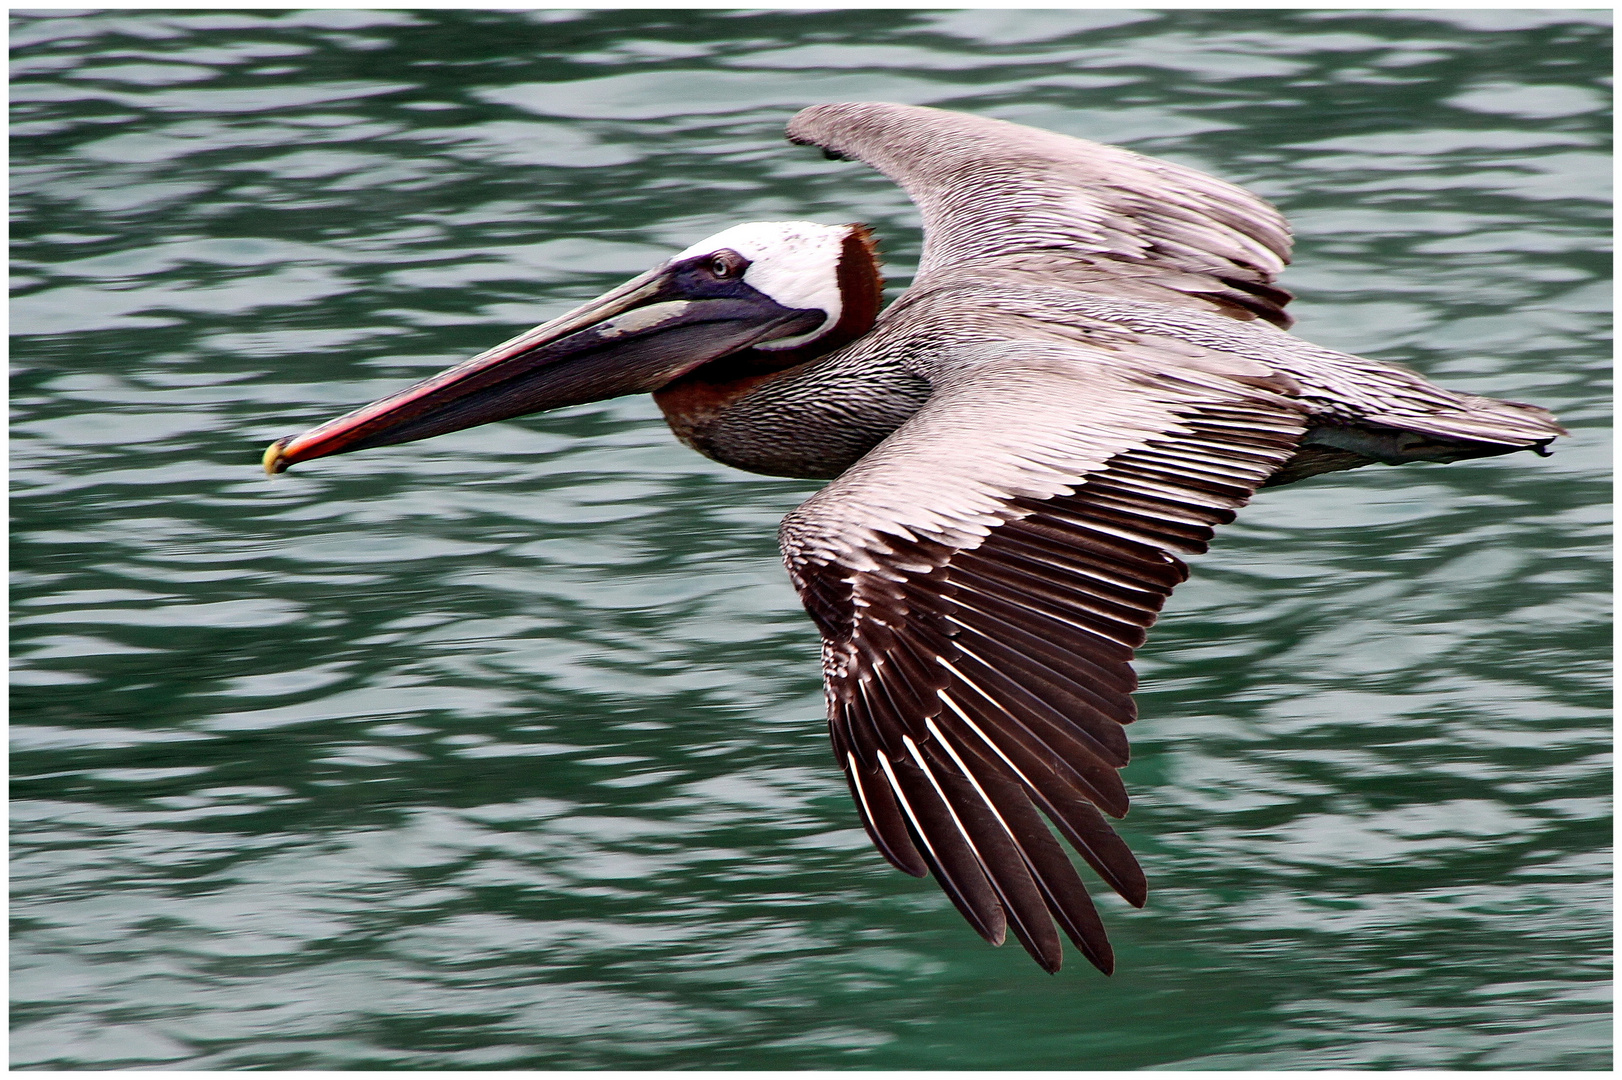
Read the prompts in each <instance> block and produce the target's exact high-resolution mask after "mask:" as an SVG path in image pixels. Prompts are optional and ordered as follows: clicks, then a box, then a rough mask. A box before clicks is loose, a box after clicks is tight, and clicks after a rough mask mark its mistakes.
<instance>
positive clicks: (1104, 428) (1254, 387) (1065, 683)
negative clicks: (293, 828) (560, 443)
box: [265, 103, 1564, 974]
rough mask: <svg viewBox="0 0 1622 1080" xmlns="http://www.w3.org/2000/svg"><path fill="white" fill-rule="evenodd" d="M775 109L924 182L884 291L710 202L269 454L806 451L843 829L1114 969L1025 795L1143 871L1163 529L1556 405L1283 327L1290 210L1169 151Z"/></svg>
mask: <svg viewBox="0 0 1622 1080" xmlns="http://www.w3.org/2000/svg"><path fill="white" fill-rule="evenodd" d="M788 136H789V140H790V141H791V142H794V143H798V144H804V145H810V146H816V147H820V148H821V149H822V150H823V151H824V153H825V154H826V155H827V156H829V157H831V158H838V159H846V160H850V159H854V160H859V161H863V162H866V163H867V164H869V165H871V166H873V167H874V168H877V169H878V170H880V171H881V172H883V173H884V174H885V175H886V176H889V177H890V178H891V179H893V180H894V181H896V182H897V183H898V184H900V185H901V186H902V187H903V188H904V189H905V190H906V192H907V193H908V195H910V196H911V198H912V200H913V202H914V203H915V204H916V205H917V207H918V209H919V211H920V212H921V214H922V217H923V224H924V248H923V256H922V260H921V262H920V265H919V268H918V273H917V276H916V278H915V279H914V281H913V283H912V286H911V287H910V288H909V289H907V291H906V292H905V293H904V294H903V295H902V296H901V297H900V298H899V299H898V300H896V301H895V302H894V303H893V304H892V305H891V306H890V307H889V308H888V309H885V310H883V311H882V312H881V311H880V306H881V291H882V278H881V277H880V274H879V266H878V259H877V255H876V252H875V248H874V245H873V242H872V239H871V237H870V236H869V234H868V230H867V229H866V228H865V227H864V226H861V225H822V224H816V223H812V222H751V223H747V224H743V225H739V226H735V227H733V228H731V229H728V230H726V231H724V232H722V233H719V234H717V235H715V236H712V237H710V238H708V239H706V240H703V241H700V242H699V243H697V244H694V245H693V246H692V247H690V248H688V249H687V250H685V251H683V252H680V253H679V254H677V255H675V256H674V257H672V258H671V259H669V260H667V261H666V262H664V263H662V264H660V265H659V266H657V267H655V268H654V269H652V270H650V271H649V272H648V273H646V274H644V275H642V276H641V277H638V278H636V279H634V280H632V281H630V282H628V283H626V284H625V285H623V286H620V287H619V288H617V289H614V290H612V291H610V292H609V293H607V294H605V295H604V296H602V297H600V298H598V299H597V300H593V301H591V302H589V303H587V304H585V305H583V306H581V307H579V308H577V309H575V310H574V311H571V312H568V313H567V314H564V315H562V316H559V317H558V318H556V319H553V320H552V321H550V322H547V323H544V324H542V325H541V326H538V327H536V328H535V329H534V330H531V331H529V332H528V333H525V334H521V335H519V336H518V337H516V338H514V339H512V340H511V341H508V342H506V343H504V344H502V345H498V346H496V347H495V348H494V349H491V350H489V351H488V352H485V353H482V354H480V355H479V356H476V357H474V358H473V359H471V360H469V361H467V362H465V363H463V364H460V365H458V366H456V367H453V368H450V369H449V370H447V371H445V372H442V373H441V374H439V375H435V376H433V377H432V378H429V379H427V380H425V381H423V382H421V383H418V384H417V385H415V386H412V387H410V388H408V389H405V390H403V391H401V392H399V393H397V394H395V395H393V396H391V397H387V398H384V399H382V400H381V401H377V402H374V403H373V404H371V405H367V406H365V407H363V408H360V409H357V410H356V411H354V412H352V413H349V414H347V415H345V416H342V417H339V418H338V419H336V420H333V421H331V422H329V423H326V424H323V425H321V426H319V427H316V428H313V429H311V430H310V431H307V432H305V433H304V434H302V435H298V436H293V437H290V438H287V439H283V440H281V441H279V442H277V443H275V444H274V445H272V446H271V447H270V449H269V450H268V451H267V452H266V455H265V467H266V469H267V471H270V472H273V473H274V472H280V471H282V470H284V469H286V468H287V467H288V466H289V465H292V464H295V463H298V462H304V461H309V460H312V459H315V458H319V457H324V456H327V455H331V454H337V453H347V452H350V451H354V450H361V449H365V448H367V447H373V446H384V445H388V444H392V443H403V442H410V441H413V440H416V439H424V438H428V437H430V436H433V435H437V434H441V433H444V432H448V431H454V430H458V429H460V428H466V427H470V426H473V425H476V424H484V423H489V422H492V421H496V420H503V419H507V418H510V417H515V416H521V415H524V414H527V413H533V412H539V411H542V410H546V409H555V408H560V407H562V406H565V405H572V404H578V403H581V402H586V401H593V400H599V399H603V398H608V397H614V396H618V395H622V394H633V393H652V394H653V396H654V399H655V400H656V401H657V402H658V404H659V406H660V408H661V409H662V410H663V412H664V414H665V416H666V418H667V419H668V421H669V423H670V426H671V428H672V430H673V431H674V432H675V433H676V435H677V437H678V438H680V439H681V441H682V442H684V443H686V444H687V445H689V446H691V447H692V448H694V449H695V450H697V451H698V452H700V453H702V454H705V455H707V456H709V457H711V458H713V459H715V460H716V461H720V462H724V463H726V464H728V465H732V466H736V467H738V468H740V469H747V470H750V471H753V472H759V473H766V474H770V475H776V476H793V477H808V478H818V479H827V480H830V481H831V482H830V483H829V484H828V485H827V486H826V487H824V488H823V489H822V490H821V491H819V492H817V494H815V495H813V496H812V497H811V498H810V499H809V500H808V501H807V502H805V503H804V504H803V505H802V506H800V507H799V508H798V509H796V510H795V511H794V512H793V513H791V514H789V515H788V517H787V518H785V519H784V521H783V524H782V527H781V530H780V532H779V539H780V542H781V545H782V549H783V555H784V561H785V563H786V565H787V567H788V570H789V575H790V577H791V578H792V579H793V582H794V585H795V587H796V588H797V589H798V590H799V594H800V597H801V599H802V600H803V601H804V604H805V607H806V610H807V612H808V613H809V614H810V616H811V619H812V621H813V622H814V623H815V624H816V626H817V628H818V629H819V630H820V631H821V634H822V640H823V650H822V657H823V660H822V666H823V675H824V680H825V686H826V691H827V703H828V724H829V732H830V735H831V737H832V741H833V749H834V754H835V757H836V759H837V760H838V762H839V764H840V767H841V768H842V769H843V770H844V774H845V778H846V780H847V782H848V784H849V787H850V791H851V794H852V796H853V798H854V801H855V803H856V807H857V811H858V815H859V817H860V819H861V822H862V825H863V827H864V828H865V829H866V830H867V834H868V836H869V837H870V838H871V840H872V842H873V844H874V846H875V847H877V849H878V850H879V852H880V853H881V854H882V855H883V856H884V858H886V859H887V860H889V862H891V863H892V864H893V865H895V866H896V867H898V868H899V869H901V870H904V871H906V872H907V873H909V874H913V875H916V876H919V877H922V876H925V875H933V877H934V878H935V880H936V882H937V883H938V884H939V885H940V887H941V888H942V889H943V890H944V891H945V892H946V894H947V896H948V897H950V898H951V901H952V903H953V904H955V905H956V906H957V908H958V910H959V911H960V912H961V913H962V914H963V916H964V918H966V919H967V920H968V922H969V923H970V924H971V925H973V926H974V928H975V929H976V930H977V931H978V932H979V933H980V934H981V935H982V936H983V937H985V938H986V939H987V940H988V941H991V942H992V943H994V944H1000V943H1001V942H1002V941H1003V940H1004V938H1005V936H1006V933H1007V931H1009V930H1012V931H1013V933H1014V935H1015V936H1016V937H1017V938H1018V940H1019V941H1020V943H1021V944H1022V945H1023V946H1024V947H1025V949H1026V950H1027V951H1028V952H1029V953H1030V955H1031V956H1032V957H1033V958H1034V959H1035V960H1036V961H1037V963H1038V964H1040V965H1041V966H1042V967H1043V968H1044V969H1045V970H1047V971H1049V972H1053V971H1056V970H1058V968H1059V966H1060V963H1061V960H1062V948H1061V942H1060V937H1059V933H1060V931H1062V932H1063V933H1064V934H1065V935H1066V936H1067V937H1069V938H1070V939H1071V941H1072V942H1073V943H1074V944H1075V946H1076V947H1077V948H1078V949H1079V950H1080V951H1081V953H1082V954H1083V955H1084V956H1085V957H1086V958H1087V959H1088V960H1089V961H1091V963H1092V964H1093V965H1094V966H1096V967H1097V968H1098V969H1099V970H1101V971H1103V972H1105V973H1106V974H1108V973H1109V972H1110V971H1112V970H1113V968H1114V958H1113V954H1112V952H1111V949H1110V945H1109V941H1108V940H1107V938H1106V936H1105V932H1104V928H1103V925H1102V923H1101V922H1100V920H1099V917H1098V914H1097V912H1096V910H1095V909H1094V906H1093V903H1092V900H1091V899H1090V897H1089V895H1088V892H1087V889H1086V887H1085V886H1084V884H1083V883H1082V880H1081V877H1080V874H1079V873H1078V871H1077V869H1076V867H1075V866H1074V865H1073V863H1072V862H1071V860H1070V858H1069V857H1068V855H1067V854H1066V852H1065V850H1064V849H1063V847H1062V846H1061V845H1060V844H1059V842H1058V840H1057V838H1056V837H1055V836H1054V835H1053V832H1051V831H1050V828H1049V824H1048V823H1049V822H1051V826H1052V828H1054V829H1056V830H1057V831H1058V833H1059V834H1061V835H1062V836H1063V837H1064V839H1065V840H1067V841H1068V842H1069V844H1070V846H1071V847H1072V848H1073V849H1074V850H1075V851H1076V853H1077V854H1079V855H1080V856H1081V858H1082V860H1083V861H1084V862H1085V863H1086V864H1087V865H1088V866H1090V867H1091V868H1092V870H1093V871H1094V872H1096V873H1097V874H1098V876H1099V877H1100V878H1102V879H1103V881H1104V882H1105V883H1107V884H1108V886H1109V887H1110V888H1112V889H1113V890H1115V891H1116V892H1117V893H1118V894H1119V895H1121V896H1122V897H1124V898H1125V899H1126V900H1127V901H1128V902H1130V903H1131V904H1133V905H1136V906H1142V905H1143V903H1144V901H1145V897H1146V891H1147V888H1146V882H1145V879H1144V875H1143V872H1142V870H1141V869H1140V867H1139V865H1138V863H1137V860H1136V859H1135V858H1134V856H1133V855H1132V853H1131V851H1129V850H1128V849H1127V847H1126V845H1125V844H1124V843H1123V842H1122V841H1121V839H1120V838H1119V837H1118V836H1117V835H1116V833H1115V832H1114V830H1113V829H1112V828H1111V826H1110V824H1109V821H1108V820H1107V819H1108V818H1109V817H1116V818H1118V817H1120V816H1122V815H1123V814H1125V813H1126V810H1127V794H1126V790H1125V788H1124V786H1123V785H1122V783H1121V779H1120V774H1119V770H1120V769H1121V768H1122V767H1123V766H1124V765H1125V764H1126V763H1127V758H1128V750H1127V742H1126V735H1125V728H1124V725H1126V724H1128V723H1130V722H1132V721H1133V720H1134V719H1135V718H1136V708H1135V705H1134V702H1133V700H1132V697H1131V694H1132V692H1133V691H1134V689H1135V688H1136V686H1137V679H1136V676H1135V675H1134V673H1133V671H1132V668H1131V666H1130V660H1131V658H1132V652H1133V650H1134V649H1135V648H1136V647H1137V646H1138V645H1140V644H1142V642H1143V640H1144V637H1145V633H1146V631H1147V629H1148V627H1149V626H1150V625H1151V624H1152V623H1153V622H1154V620H1155V617H1156V615H1157V613H1158V612H1159V610H1160V608H1161V606H1162V605H1163V604H1164V603H1165V600H1166V597H1167V596H1168V595H1169V594H1170V592H1171V590H1172V588H1173V587H1174V586H1175V585H1177V584H1178V583H1179V582H1181V581H1182V580H1183V579H1184V578H1186V577H1187V569H1186V567H1185V566H1184V564H1183V562H1182V561H1181V558H1180V556H1183V555H1188V554H1197V553H1200V552H1203V551H1204V550H1205V549H1206V544H1207V541H1208V540H1209V539H1210V538H1211V536H1212V533H1213V529H1214V527H1215V526H1217V525H1221V524H1224V523H1226V522H1228V521H1231V520H1232V519H1233V517H1234V512H1235V511H1236V510H1237V509H1238V508H1239V507H1241V506H1243V505H1244V504H1245V503H1246V501H1247V500H1248V499H1249V498H1250V497H1251V496H1252V495H1253V494H1254V493H1255V491H1256V490H1257V489H1258V488H1260V487H1262V486H1265V485H1277V484H1285V483H1291V482H1294V481H1297V480H1300V479H1302V478H1304V477H1309V476H1313V475H1316V474H1319V473H1325V472H1333V471H1337V470H1343V469H1352V468H1358V467H1361V466H1365V465H1371V464H1375V463H1383V464H1387V465H1397V464H1404V463H1408V462H1426V461H1428V462H1449V461H1458V460H1461V459H1466V458H1476V457H1488V456H1493V455H1499V454H1507V453H1511V452H1514V451H1518V450H1532V451H1535V452H1537V453H1540V454H1542V453H1545V452H1546V451H1545V447H1546V446H1547V445H1548V443H1549V442H1550V441H1551V440H1552V439H1554V438H1555V437H1556V436H1558V435H1561V434H1564V432H1563V431H1562V430H1561V428H1560V427H1559V426H1558V425H1557V424H1556V423H1555V421H1554V418H1553V417H1552V416H1551V415H1550V414H1549V413H1547V412H1545V411H1544V410H1542V409H1539V408H1537V407H1535V406H1531V405H1522V404H1517V403H1514V402H1505V401H1497V400H1493V399H1490V398H1483V397H1477V396H1474V395H1470V394H1461V393H1455V392H1453V391H1449V390H1444V389H1442V388H1440V387H1438V386H1435V385H1433V384H1431V383H1430V382H1428V381H1426V380H1425V379H1424V378H1423V377H1421V376H1420V375H1418V374H1416V373H1415V372H1413V371H1410V370H1409V369H1407V368H1405V367H1402V366H1400V365H1397V364H1392V363H1387V362H1384V361H1379V360H1369V359H1364V358H1361V357H1356V356H1351V355H1348V354H1346V353H1340V352H1336V351H1334V350H1331V349H1325V348H1321V347H1319V346H1316V345H1312V344H1309V343H1308V342H1306V341H1303V340H1301V339H1300V338H1297V337H1294V336H1292V335H1291V334H1290V333H1288V332H1287V331H1288V328H1289V326H1290V323H1291V320H1290V317H1289V316H1288V315H1287V314H1286V313H1285V310H1284V308H1285V305H1286V304H1287V303H1288V302H1289V300H1290V299H1291V297H1290V294H1289V293H1288V292H1286V291H1285V290H1284V289H1282V288H1280V287H1279V286H1278V285H1277V284H1276V283H1275V279H1276V277H1277V275H1278V274H1279V272H1280V271H1282V270H1283V268H1284V265H1285V263H1286V262H1287V260H1288V255H1289V250H1290V235H1289V230H1288V227H1287V225H1286V224H1285V222H1284V219H1283V218H1282V217H1281V216H1280V214H1279V213H1278V211H1277V210H1275V209H1274V208H1273V207H1271V206H1269V205H1268V204H1267V203H1265V202H1263V201H1262V200H1260V199H1259V198H1257V197H1256V196H1254V195H1252V194H1250V193H1249V192H1247V191H1245V190H1243V189H1241V188H1238V187H1235V186H1233V185H1231V184H1228V183H1225V182H1223V181H1221V180H1217V179H1215V178H1213V177H1210V176H1207V175H1205V174H1203V173H1200V172H1197V171H1195V170H1193V169H1189V168H1186V167H1184V166H1180V165H1176V164H1172V163H1170V162H1165V161H1159V160H1156V159H1153V158H1148V157H1143V156H1140V155H1138V154H1135V153H1132V152H1130V151H1127V150H1123V149H1120V148H1117V147H1110V146H1104V145H1100V144H1097V143H1092V142H1087V141H1084V140H1081V139H1075V138H1070V137H1067V136H1062V135H1056V134H1053V133H1050V132H1045V131H1039V130H1036V129H1032V128H1028V127H1022V126H1019V125H1015V124H1010V123H1005V122H1002V121H998V120H991V119H986V118H983V117H977V116H969V115H964V114H960V113H953V112H946V111H942V110H937V109H928V108H918V107H913V106H905V105H892V104H883V103H854V104H839V105H817V106H813V107H811V108H808V109H805V110H803V111H802V112H800V113H799V114H798V115H796V116H795V117H794V118H793V120H792V121H791V122H790V124H789V127H788ZM1044 817H1045V818H1046V821H1044Z"/></svg>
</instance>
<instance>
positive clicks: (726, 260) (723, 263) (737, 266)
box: [707, 251, 749, 278]
mask: <svg viewBox="0 0 1622 1080" xmlns="http://www.w3.org/2000/svg"><path fill="white" fill-rule="evenodd" d="M748 265H749V260H747V259H745V258H744V257H743V256H742V255H739V254H738V253H737V252H736V251H720V252H717V253H716V254H714V255H711V256H710V261H709V263H708V264H707V266H708V269H709V271H710V273H712V274H714V275H715V276H716V277H718V278H735V277H738V276H740V275H741V274H742V273H743V272H744V269H745V268H746V267H748Z"/></svg>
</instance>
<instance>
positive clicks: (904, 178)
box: [788, 102, 1291, 327]
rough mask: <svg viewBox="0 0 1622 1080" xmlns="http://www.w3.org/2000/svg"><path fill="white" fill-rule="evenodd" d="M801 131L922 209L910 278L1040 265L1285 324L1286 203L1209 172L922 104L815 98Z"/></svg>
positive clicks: (924, 282)
mask: <svg viewBox="0 0 1622 1080" xmlns="http://www.w3.org/2000/svg"><path fill="white" fill-rule="evenodd" d="M788 136H789V139H790V140H791V141H793V142H797V143H803V144H811V145H815V146H820V147H822V148H823V150H824V151H826V152H827V153H829V154H831V155H834V156H837V157H844V158H855V159H859V160H861V161H865V162H867V163H868V164H869V165H872V166H873V167H874V168H876V169H878V170H879V171H880V172H882V173H884V175H886V176H888V177H889V178H890V179H892V180H894V181H895V182H896V183H898V184H900V185H901V187H902V188H904V189H905V190H906V192H907V194H908V195H909V196H911V197H912V201H913V202H914V203H916V204H917V206H918V209H919V211H920V212H921V213H922V215H923V219H924V251H923V260H922V262H921V264H920V265H919V268H918V276H917V279H916V282H915V287H918V288H923V287H926V286H928V285H930V284H933V283H936V282H939V281H941V280H942V279H944V278H946V277H948V276H950V275H952V274H957V273H970V274H973V275H974V276H976V277H984V276H987V275H988V274H1000V275H1010V274H1014V275H1018V274H1030V275H1036V276H1038V277H1039V278H1040V279H1041V280H1042V281H1043V282H1044V283H1045V284H1050V285H1051V284H1056V283H1061V282H1062V283H1066V284H1071V285H1074V286H1075V287H1077V288H1079V289H1083V290H1085V291H1088V292H1097V293H1104V294H1108V295H1113V296H1120V297H1126V298H1130V299H1142V300H1158V301H1161V302H1163V303H1175V304H1179V305H1184V306H1189V305H1192V306H1195V307H1200V308H1204V309H1206V310H1213V309H1214V310H1217V311H1221V312H1223V313H1225V314H1229V315H1233V316H1235V317H1238V318H1242V319H1252V318H1256V317H1260V318H1263V319H1266V320H1268V321H1270V322H1273V323H1277V324H1278V325H1280V326H1286V327H1287V326H1289V324H1290V322H1291V320H1290V317H1289V316H1288V315H1286V314H1285V313H1284V305H1285V304H1287V303H1288V302H1289V301H1290V299H1291V296H1290V293H1289V292H1287V291H1285V290H1284V289H1280V288H1278V287H1277V286H1275V285H1274V284H1273V280H1274V278H1275V277H1276V276H1277V275H1278V273H1279V272H1280V271H1281V270H1283V268H1284V265H1285V264H1286V263H1287V262H1288V261H1289V254H1290V230H1289V226H1288V225H1286V224H1285V222H1284V218H1283V217H1282V216H1281V215H1280V214H1279V212H1278V211H1277V210H1276V209H1274V208H1273V207H1272V206H1270V205H1268V204H1267V203H1266V202H1264V201H1262V200H1261V199H1259V198H1257V197H1256V196H1255V195H1252V194H1251V193H1250V192H1248V191H1245V190H1244V189H1243V188H1239V187H1236V186H1234V185H1233V184H1229V183H1225V182H1224V181H1221V180H1218V179H1216V178H1215V177H1211V176H1207V175H1206V174H1205V173H1202V172H1199V171H1198V170H1195V169H1190V168H1187V167H1185V166H1182V165H1176V164H1173V163H1172V162H1169V161H1161V160H1159V159H1157V158H1150V157H1144V156H1143V155H1141V154H1135V153H1133V152H1131V151H1130V150H1123V149H1121V148H1120V147H1116V146H1105V145H1103V144H1101V143H1095V142H1088V141H1087V140H1085V139H1076V138H1071V137H1069V136H1066V135H1059V134H1055V133H1053V132H1048V131H1038V130H1036V129H1034V128H1028V127H1023V126H1021V125H1018V124H1010V123H1007V122H1005V121H1001V120H992V119H990V118H987V117H983V116H969V115H966V114H963V113H955V112H946V111H943V110H940V109H929V108H923V107H920V106H914V105H891V104H886V103H882V102H859V103H848V104H839V105H813V106H811V107H810V108H808V109H803V110H801V111H800V112H799V113H798V114H796V115H795V117H794V118H793V119H792V120H791V121H790V122H789V126H788Z"/></svg>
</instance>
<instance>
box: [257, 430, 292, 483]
mask: <svg viewBox="0 0 1622 1080" xmlns="http://www.w3.org/2000/svg"><path fill="white" fill-rule="evenodd" d="M286 443H287V440H286V439H277V440H276V441H275V442H273V443H271V444H270V445H269V446H267V447H265V456H264V459H263V463H264V466H265V475H266V476H275V475H276V474H277V473H279V472H286V471H287V466H288V465H289V464H291V463H290V462H288V461H287V460H286V459H285V458H283V457H282V447H283V446H284V445H286Z"/></svg>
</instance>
